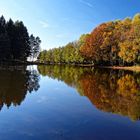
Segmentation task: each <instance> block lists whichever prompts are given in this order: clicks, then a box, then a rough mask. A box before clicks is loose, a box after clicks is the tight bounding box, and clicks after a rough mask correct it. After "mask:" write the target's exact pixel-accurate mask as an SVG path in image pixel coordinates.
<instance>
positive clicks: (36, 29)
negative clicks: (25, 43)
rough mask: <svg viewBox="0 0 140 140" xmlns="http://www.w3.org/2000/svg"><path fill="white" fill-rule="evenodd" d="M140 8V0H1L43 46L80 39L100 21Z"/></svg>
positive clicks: (2, 9) (0, 7)
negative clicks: (39, 39)
mask: <svg viewBox="0 0 140 140" xmlns="http://www.w3.org/2000/svg"><path fill="white" fill-rule="evenodd" d="M139 12H140V0H0V15H4V16H5V18H6V19H9V18H10V17H11V18H12V19H13V20H17V19H18V20H22V21H23V22H24V24H25V25H26V26H27V28H28V30H29V33H33V34H34V35H35V36H39V37H40V38H41V40H42V44H41V47H42V49H49V48H53V47H59V46H63V45H65V44H67V43H68V42H71V41H74V40H77V39H78V38H79V37H80V35H81V34H83V33H88V32H91V31H92V30H93V28H95V27H96V26H97V25H98V24H100V23H102V22H106V21H110V20H115V19H123V18H125V17H133V16H134V15H135V14H136V13H139Z"/></svg>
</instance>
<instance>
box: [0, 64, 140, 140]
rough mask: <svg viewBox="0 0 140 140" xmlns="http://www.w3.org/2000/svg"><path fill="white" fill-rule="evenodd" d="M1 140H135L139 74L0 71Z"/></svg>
mask: <svg viewBox="0 0 140 140" xmlns="http://www.w3.org/2000/svg"><path fill="white" fill-rule="evenodd" d="M0 85H1V86H0V109H1V111H0V137H1V139H2V140H9V139H10V140H19V139H20V140H140V73H136V72H130V71H121V70H108V69H94V68H81V67H74V66H38V67H35V66H30V67H28V68H26V67H24V68H23V67H20V68H19V67H14V68H1V69H0Z"/></svg>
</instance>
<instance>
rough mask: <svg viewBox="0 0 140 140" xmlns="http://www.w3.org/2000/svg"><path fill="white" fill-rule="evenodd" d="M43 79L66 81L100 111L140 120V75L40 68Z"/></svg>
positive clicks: (74, 68) (97, 70)
mask: <svg viewBox="0 0 140 140" xmlns="http://www.w3.org/2000/svg"><path fill="white" fill-rule="evenodd" d="M38 70H39V72H40V73H41V74H42V75H43V76H46V75H47V76H49V77H51V78H54V79H58V80H61V81H64V82H65V83H66V84H67V85H69V86H72V87H75V88H76V89H77V91H78V92H79V94H80V95H82V96H87V97H88V98H89V100H90V101H91V102H92V103H93V104H94V105H95V106H96V107H97V108H98V109H100V110H102V111H105V112H111V113H116V114H121V115H123V116H128V117H129V118H131V119H132V120H139V119H140V74H139V73H133V72H128V71H119V70H117V71H113V70H104V69H102V70H99V69H96V70H95V69H89V68H78V67H69V66H46V67H45V66H38Z"/></svg>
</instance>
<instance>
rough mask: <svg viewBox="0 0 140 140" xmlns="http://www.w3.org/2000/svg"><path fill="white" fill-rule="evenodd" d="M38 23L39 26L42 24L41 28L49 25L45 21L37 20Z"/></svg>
mask: <svg viewBox="0 0 140 140" xmlns="http://www.w3.org/2000/svg"><path fill="white" fill-rule="evenodd" d="M39 23H40V24H41V26H42V27H43V28H48V27H49V24H48V22H46V21H39Z"/></svg>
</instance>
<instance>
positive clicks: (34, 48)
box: [0, 16, 41, 62]
mask: <svg viewBox="0 0 140 140" xmlns="http://www.w3.org/2000/svg"><path fill="white" fill-rule="evenodd" d="M40 43H41V40H40V38H39V37H34V36H33V35H30V36H29V33H28V30H27V28H26V26H25V25H24V23H23V22H22V21H16V22H14V21H13V20H12V19H9V20H8V21H6V20H5V18H4V16H1V17H0V61H1V62H3V61H15V60H18V61H27V59H28V58H29V57H31V58H35V57H37V56H38V54H39V52H40Z"/></svg>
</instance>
